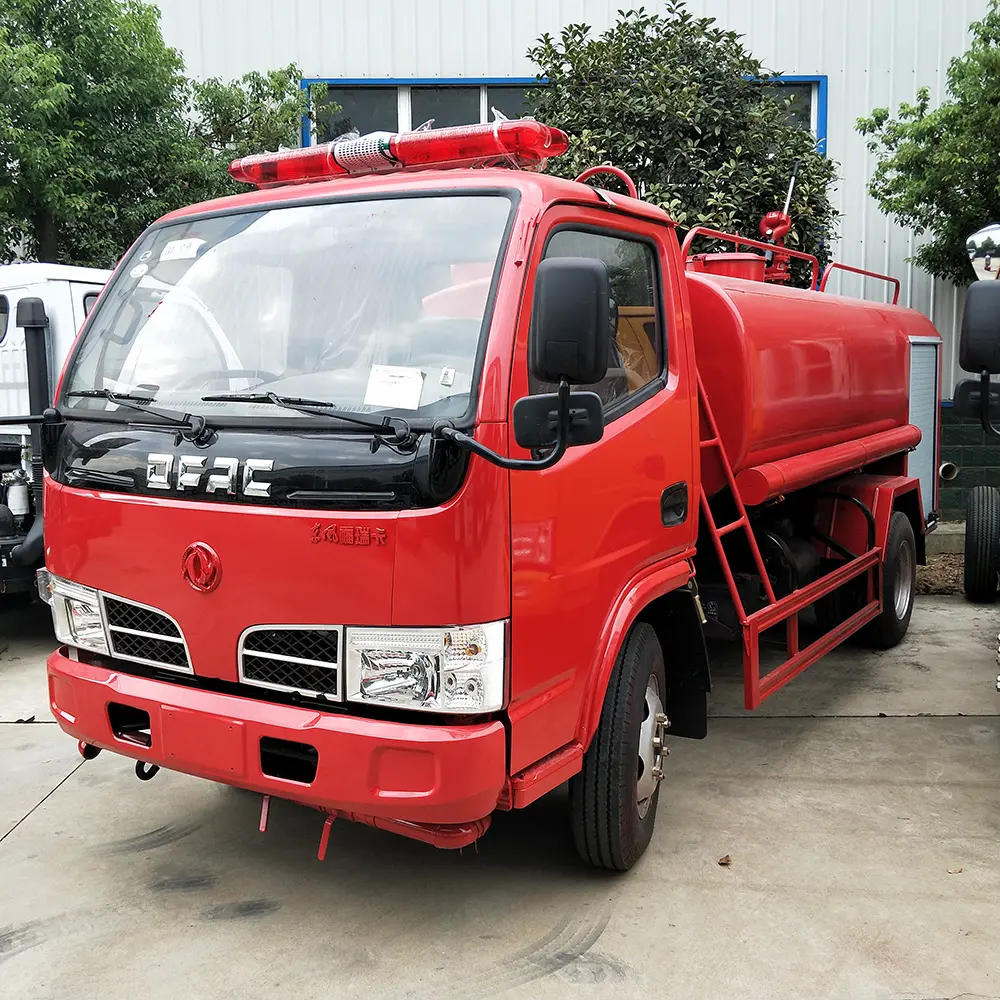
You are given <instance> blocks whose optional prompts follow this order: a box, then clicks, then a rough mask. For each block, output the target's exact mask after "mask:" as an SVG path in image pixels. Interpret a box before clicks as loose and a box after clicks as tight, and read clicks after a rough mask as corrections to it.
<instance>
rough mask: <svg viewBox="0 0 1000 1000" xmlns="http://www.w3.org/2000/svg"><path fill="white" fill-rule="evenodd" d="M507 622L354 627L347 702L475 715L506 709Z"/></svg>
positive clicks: (349, 633)
mask: <svg viewBox="0 0 1000 1000" xmlns="http://www.w3.org/2000/svg"><path fill="white" fill-rule="evenodd" d="M504 627H505V626H504V623H503V622H491V623H490V624H488V625H468V626H464V627H462V628H350V629H348V630H347V698H348V701H359V702H364V703H368V704H374V705H393V706H395V707H397V708H416V709H421V710H423V711H425V712H455V713H459V714H464V715H472V714H475V713H477V712H495V711H497V710H498V709H499V708H501V706H502V705H503V692H504V683H503V681H504V677H503V671H504Z"/></svg>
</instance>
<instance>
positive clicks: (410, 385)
mask: <svg viewBox="0 0 1000 1000" xmlns="http://www.w3.org/2000/svg"><path fill="white" fill-rule="evenodd" d="M423 388H424V373H423V372H422V371H421V370H420V369H419V368H403V367H401V366H399V365H372V370H371V374H370V375H369V376H368V388H367V389H366V390H365V406H391V407H393V408H395V409H398V410H415V409H417V407H419V406H420V393H421V392H422V391H423Z"/></svg>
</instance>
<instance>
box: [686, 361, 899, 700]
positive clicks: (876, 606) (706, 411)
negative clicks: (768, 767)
mask: <svg viewBox="0 0 1000 1000" xmlns="http://www.w3.org/2000/svg"><path fill="white" fill-rule="evenodd" d="M698 408H699V422H698V426H699V434H698V436H699V447H700V452H701V455H702V456H706V455H709V454H711V453H712V452H713V451H714V452H716V453H717V458H718V462H719V465H720V466H721V467H722V470H723V472H724V474H725V479H726V488H727V489H728V490H729V492H730V494H731V496H732V499H733V503H734V505H735V507H736V512H737V517H736V520H734V521H731V522H729V523H728V524H724V525H722V526H721V527H720V526H719V525H717V524H716V523H715V517H714V515H713V514H712V508H711V507H710V506H709V503H708V494H707V493H706V492H705V487H704V485H702V487H701V514H702V517H703V518H704V519H705V526H706V527H707V529H708V533H709V535H710V536H711V538H712V544H713V546H714V547H715V552H716V555H717V556H718V557H719V565H720V566H721V567H722V574H723V576H724V577H725V580H726V586H727V587H728V588H729V596H730V597H731V598H732V601H733V605H734V607H735V608H736V614H737V617H738V619H739V622H740V627H741V629H742V631H743V702H744V705H745V706H746V707H747V708H748V709H754V708H757V707H758V706H759V705H760V704H761V702H762V701H763V700H764V699H765V698H768V697H770V695H772V694H774V692H775V691H777V690H778V689H779V688H781V687H783V686H784V685H785V684H787V683H788V682H789V681H790V680H791V679H792V678H793V677H795V676H797V675H798V674H800V673H802V671H803V670H805V669H806V667H808V666H809V665H810V664H812V663H815V662H816V661H817V660H818V659H819V658H820V657H822V656H825V655H826V654H827V653H828V652H829V651H830V650H831V649H833V648H834V647H835V646H838V645H839V644H840V643H841V642H843V641H844V640H845V639H846V638H848V637H849V636H851V635H853V634H854V633H855V632H857V631H858V630H859V629H860V628H862V627H864V626H865V625H866V624H867V623H868V622H870V621H871V620H872V619H873V618H875V617H876V616H877V615H878V613H879V612H880V611H881V601H880V599H879V597H878V589H880V588H878V589H877V587H876V585H877V583H879V582H880V573H881V565H882V563H881V560H882V554H881V551H880V549H879V548H878V547H877V546H875V545H873V546H872V547H871V548H870V549H869V550H868V551H867V552H865V553H863V554H862V555H860V556H856V557H855V558H854V559H850V560H848V561H847V562H845V563H843V564H841V565H840V566H837V568H836V569H834V570H832V571H831V572H829V573H827V574H826V575H825V576H821V577H820V578H819V579H817V580H814V581H813V582H812V583H810V584H807V585H806V586H805V587H800V588H799V589H798V590H794V591H792V593H790V594H788V595H786V596H785V597H782V598H778V597H776V596H775V594H774V588H773V587H772V586H771V581H770V579H769V577H768V575H767V568H766V567H765V566H764V558H763V556H762V555H761V552H760V546H759V545H758V544H757V539H756V537H755V536H754V533H753V529H752V528H751V526H750V518H749V516H748V515H747V510H746V507H745V506H744V504H743V498H742V497H741V496H740V491H739V489H738V488H737V486H736V476H735V474H734V473H733V467H732V464H731V463H730V461H729V456H728V455H727V454H726V449H725V448H724V447H723V444H722V437H721V435H720V434H719V426H718V424H717V423H716V421H715V414H714V413H713V412H712V406H711V404H710V403H709V401H708V396H707V395H706V393H705V386H704V384H703V383H702V380H701V375H700V374H699V375H698ZM706 431H707V434H708V436H707V437H705V436H704V434H705V432H706ZM702 478H703V480H704V477H702ZM740 530H742V531H743V533H744V536H745V538H746V540H747V545H748V546H749V548H750V554H751V555H752V556H753V561H754V564H755V566H756V568H757V572H758V574H759V575H760V579H761V583H762V585H763V587H764V594H765V596H766V598H767V604H766V605H765V606H764V607H763V608H761V609H760V610H759V611H755V612H754V613H753V614H751V615H748V614H747V613H746V609H745V608H744V606H743V600H742V598H741V597H740V594H739V590H738V588H737V586H736V577H735V576H734V574H733V570H732V567H731V566H730V565H729V558H728V556H727V555H726V548H725V538H726V536H728V535H730V534H732V533H733V532H735V531H740ZM873 569H874V572H870V571H871V570H873ZM862 574H867V577H868V579H867V583H868V594H867V601H866V603H865V605H864V607H863V608H861V610H860V611H857V612H856V613H855V614H853V615H851V617H850V618H847V619H846V620H844V621H843V622H840V623H839V624H838V625H836V626H834V627H833V628H832V629H830V631H828V632H826V633H824V634H823V635H821V636H820V637H819V638H818V639H816V640H814V641H813V642H811V643H810V644H809V645H808V646H806V647H805V648H804V649H800V648H799V612H800V611H803V610H804V609H805V608H807V607H809V606H810V605H811V604H814V603H815V602H816V601H817V600H818V599H819V598H821V597H824V596H826V595H827V594H830V593H832V592H833V591H835V590H837V589H838V588H840V587H843V586H844V585H845V584H847V583H849V582H850V581H851V580H854V579H856V578H857V577H859V576H861V575H862ZM782 622H784V623H785V652H786V656H785V659H784V661H783V662H782V663H780V664H779V665H778V666H776V667H774V668H772V669H771V670H769V671H768V672H767V673H766V674H764V676H763V677H762V676H761V673H760V636H761V634H762V633H763V632H766V631H767V630H768V629H771V628H774V627H775V626H776V625H780V624H781V623H782Z"/></svg>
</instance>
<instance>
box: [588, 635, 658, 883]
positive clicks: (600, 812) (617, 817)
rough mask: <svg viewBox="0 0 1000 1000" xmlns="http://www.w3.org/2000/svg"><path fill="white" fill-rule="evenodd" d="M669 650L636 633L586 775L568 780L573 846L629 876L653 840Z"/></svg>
mask: <svg viewBox="0 0 1000 1000" xmlns="http://www.w3.org/2000/svg"><path fill="white" fill-rule="evenodd" d="M666 688H667V685H666V671H665V669H664V664H663V650H662V649H661V648H660V642H659V640H658V639H657V638H656V632H655V631H654V629H653V627H652V626H651V625H649V624H647V623H645V622H640V623H639V624H638V625H636V626H635V627H634V628H633V629H632V630H631V632H629V634H628V637H627V638H626V640H625V644H624V645H623V647H622V650H621V652H620V653H619V654H618V659H617V661H616V662H615V667H614V670H613V671H612V673H611V679H610V680H609V681H608V690H607V693H606V694H605V698H604V707H603V709H602V710H601V721H600V724H599V725H598V727H597V732H596V733H595V734H594V738H593V741H592V742H591V744H590V748H589V749H588V750H587V753H586V754H585V755H584V758H583V769H582V770H581V771H580V773H579V774H577V775H575V776H574V777H573V778H572V779H571V780H570V786H569V790H570V812H571V815H572V823H573V839H574V840H575V842H576V849H577V851H578V852H579V854H580V857H581V858H583V860H584V861H587V862H589V863H590V864H592V865H594V866H595V867H596V868H610V869H612V870H616V871H627V870H628V869H629V868H631V867H632V866H633V865H634V864H635V863H636V861H638V860H639V858H640V857H641V856H642V853H643V851H645V850H646V847H647V846H648V845H649V841H650V838H651V837H652V836H653V823H654V822H655V819H656V806H657V802H658V800H659V790H660V781H661V779H662V777H663V757H664V756H665V755H666V753H667V750H666V747H665V746H664V736H665V735H666V729H667V725H668V723H667V717H666V715H665V714H664V711H663V698H664V696H665V694H666Z"/></svg>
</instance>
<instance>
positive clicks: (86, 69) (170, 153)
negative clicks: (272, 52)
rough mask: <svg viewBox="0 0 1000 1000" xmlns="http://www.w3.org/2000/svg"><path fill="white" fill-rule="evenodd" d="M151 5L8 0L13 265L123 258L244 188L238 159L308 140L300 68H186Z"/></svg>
mask: <svg viewBox="0 0 1000 1000" xmlns="http://www.w3.org/2000/svg"><path fill="white" fill-rule="evenodd" d="M158 18H159V15H158V12H157V11H156V9H155V8H154V7H151V6H149V5H147V4H145V3H142V2H140V0H0V89H2V92H3V99H2V102H0V162H2V164H3V170H2V171H0V260H9V259H11V258H12V257H15V256H18V255H20V256H24V257H31V258H35V259H40V260H45V261H54V262H61V263H78V264H88V265H95V266H111V265H112V264H113V263H114V261H115V260H117V258H118V257H119V256H120V255H121V254H122V252H123V251H124V250H125V249H126V248H127V247H128V245H129V244H130V243H131V241H132V240H133V239H135V237H136V236H137V235H138V234H139V233H140V232H141V231H142V229H143V228H144V227H145V226H146V225H148V224H149V223H150V222H151V221H152V220H153V219H155V218H157V217H158V216H159V215H162V214H163V213H164V212H167V211H170V210H171V209H174V208H177V207H179V206H181V205H184V204H188V203H190V202H192V201H198V200H201V199H202V198H206V197H212V196H214V195H218V194H223V193H227V192H230V191H232V190H235V186H234V185H233V183H232V181H231V180H230V178H229V176H228V175H227V173H226V170H225V166H226V161H227V159H228V158H229V156H230V155H234V156H235V155H243V154H244V153H246V152H251V151H259V150H261V149H264V148H275V147H276V146H277V145H278V144H279V143H284V144H286V145H294V144H297V136H298V129H299V124H300V122H301V116H302V114H303V113H304V111H305V110H306V106H307V103H308V100H307V96H306V94H305V93H304V92H303V91H302V90H301V89H300V86H299V80H300V77H299V74H298V71H297V70H296V69H295V67H287V68H286V69H284V70H279V71H276V72H273V73H270V74H266V75H261V74H256V73H254V74H249V75H247V76H245V77H243V78H242V79H241V80H238V81H236V82H234V83H232V84H225V83H222V82H221V81H219V80H207V81H202V82H198V83H192V82H190V81H188V80H187V79H186V78H185V76H184V72H183V70H184V67H183V62H182V60H181V58H180V56H179V54H178V53H177V52H176V51H175V50H174V49H171V48H169V47H168V46H167V45H165V44H164V41H163V38H162V35H161V34H160V28H159V20H158Z"/></svg>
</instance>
